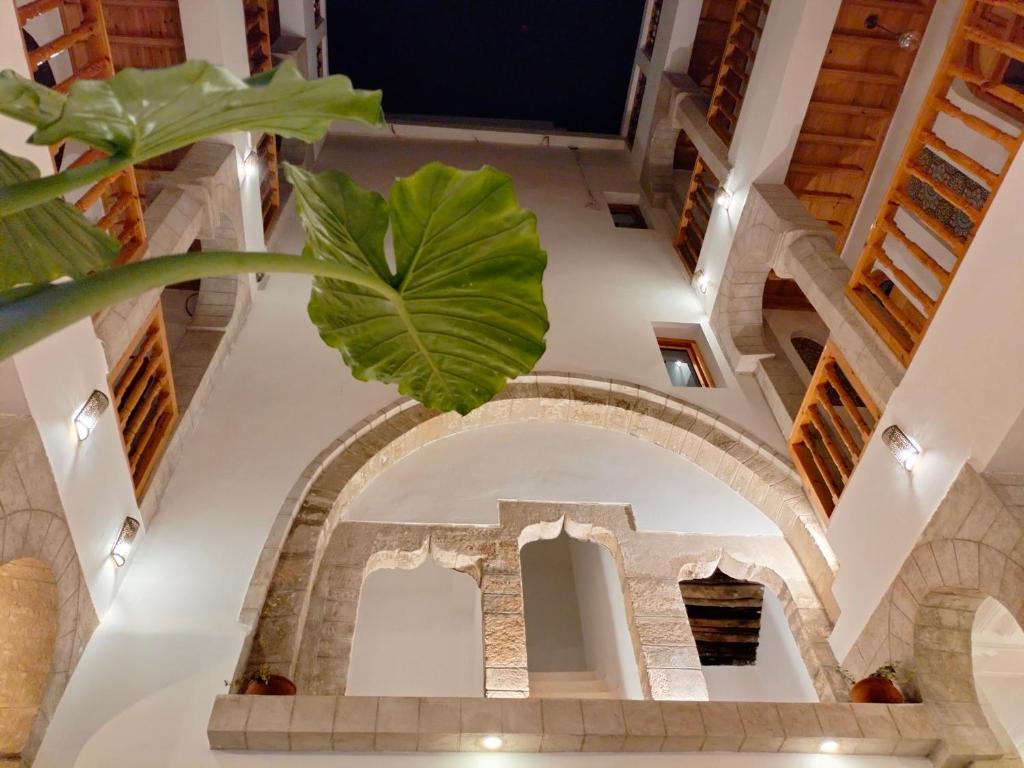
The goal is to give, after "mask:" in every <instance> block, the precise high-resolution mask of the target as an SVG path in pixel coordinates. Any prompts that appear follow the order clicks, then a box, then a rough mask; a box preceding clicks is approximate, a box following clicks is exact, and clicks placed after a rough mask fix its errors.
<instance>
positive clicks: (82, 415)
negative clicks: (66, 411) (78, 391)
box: [75, 389, 110, 440]
mask: <svg viewBox="0 0 1024 768" xmlns="http://www.w3.org/2000/svg"><path fill="white" fill-rule="evenodd" d="M108 405H110V398H108V397H107V396H106V395H105V394H103V393H102V392H100V391H99V390H98V389H94V390H93V391H92V394H91V395H89V399H88V400H86V401H85V405H83V406H82V407H81V408H79V409H78V412H77V413H75V431H76V432H77V433H78V439H79V440H85V438H87V437H88V436H89V435H90V434H92V431H93V429H95V428H96V425H97V424H98V423H99V421H100V416H102V415H103V412H104V411H105V410H107V406H108Z"/></svg>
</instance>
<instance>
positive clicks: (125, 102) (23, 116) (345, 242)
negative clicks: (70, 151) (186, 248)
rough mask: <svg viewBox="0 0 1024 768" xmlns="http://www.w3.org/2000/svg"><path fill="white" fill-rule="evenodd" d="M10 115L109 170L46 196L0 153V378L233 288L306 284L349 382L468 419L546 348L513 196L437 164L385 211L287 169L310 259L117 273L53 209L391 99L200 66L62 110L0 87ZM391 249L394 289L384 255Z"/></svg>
mask: <svg viewBox="0 0 1024 768" xmlns="http://www.w3.org/2000/svg"><path fill="white" fill-rule="evenodd" d="M0 114H5V115H8V116H9V117H13V118H15V119H17V120H21V121H22V122H25V123H29V124H30V125H32V126H34V127H35V132H34V133H33V134H32V135H31V137H30V139H29V141H30V143H33V144H41V145H50V144H54V143H58V142H62V141H67V140H73V141H77V142H81V143H82V144H85V145H87V146H89V147H93V148H95V149H98V150H101V151H102V152H103V153H105V154H106V157H104V158H103V159H102V160H99V161H97V162H94V163H90V164H88V165H85V166H82V167H79V168H69V169H67V170H63V171H60V172H59V173H55V174H52V175H50V176H46V177H44V178H39V173H38V170H37V169H36V167H35V165H34V164H32V163H31V162H29V161H28V160H25V159H23V158H20V157H16V156H14V155H10V154H8V153H6V152H3V151H0V360H2V359H4V358H6V357H9V356H11V355H13V354H15V353H16V352H18V351H20V350H22V349H24V348H26V347H27V346H29V345H31V344H34V343H35V342H37V341H40V340H42V339H44V338H46V337H47V336H49V335H50V334H52V333H55V332H56V331H58V330H60V329H61V328H64V327H66V326H68V325H70V324H71V323H74V322H76V321H77V320H80V319H82V318H86V317H89V316H90V315H92V314H94V313H96V312H99V311H101V310H103V309H106V308H107V307H110V306H112V305H114V304H117V303H119V302H121V301H125V300H126V299H131V298H133V297H135V296H137V295H139V294H141V293H143V292H145V291H147V290H151V289H154V288H161V287H163V286H165V285H168V284H171V283H177V282H182V281H186V280H194V279H198V278H203V277H214V276H219V275H229V274H236V273H239V272H293V273H299V274H308V275H312V276H313V278H314V279H313V291H312V296H311V298H310V301H309V316H310V319H311V320H312V321H313V323H314V325H316V327H317V329H318V331H319V333H320V337H321V338H322V339H323V340H324V342H325V343H327V344H328V345H329V346H332V347H335V348H336V349H338V350H339V351H340V353H341V356H342V358H343V359H344V361H345V363H346V364H347V365H348V366H349V368H351V370H352V373H353V375H354V376H355V377H356V378H358V379H361V380H364V381H365V380H369V379H374V380H377V381H382V382H385V383H393V384H397V385H398V390H399V392H401V393H402V394H405V395H409V396H411V397H413V398H415V399H417V400H419V401H420V402H421V403H423V404H425V405H427V406H430V407H433V408H437V409H439V410H446V411H447V410H455V411H458V412H459V413H463V414H465V413H468V412H469V411H471V410H473V409H474V408H476V407H478V406H479V405H482V404H483V403H485V402H487V401H488V400H490V399H491V398H492V397H493V396H494V395H495V394H497V393H498V392H500V391H501V389H502V388H503V387H504V386H505V384H506V382H507V381H508V379H510V378H514V377H515V376H518V375H520V374H523V373H526V372H529V371H530V370H531V369H532V368H533V366H534V365H535V364H536V362H537V360H538V359H539V358H540V356H541V355H542V354H543V353H544V349H545V341H544V336H545V334H546V332H547V330H548V316H547V309H546V307H545V306H544V299H543V288H542V279H543V274H544V269H545V267H546V265H547V254H546V253H545V252H544V251H543V249H541V247H540V242H539V239H538V237H537V225H536V217H535V216H534V215H533V213H531V212H530V211H528V210H525V209H523V208H521V207H519V205H518V204H517V202H516V199H515V194H514V192H513V189H512V183H511V178H510V177H509V176H508V175H506V174H504V173H501V172H499V171H497V170H495V169H494V168H491V167H489V166H484V167H483V168H480V169H479V170H476V171H472V172H468V171H462V170H459V169H456V168H451V167H449V166H445V165H442V164H441V163H430V164H428V165H426V166H424V167H423V168H421V169H419V170H418V171H416V172H415V173H413V174H412V175H411V176H408V177H405V178H400V179H397V180H396V181H395V183H394V184H393V185H392V187H391V189H390V192H389V195H388V197H387V198H386V199H385V198H384V197H383V196H382V195H380V194H379V193H377V192H373V191H367V190H364V189H362V188H360V187H359V186H358V185H357V184H356V183H355V181H353V180H352V179H351V178H350V177H348V176H346V175H345V174H343V173H339V172H337V171H328V172H325V173H320V174H312V173H309V172H308V171H305V170H303V169H302V168H298V167H295V166H290V165H288V164H287V163H285V164H284V168H285V173H286V175H287V178H288V180H289V181H290V182H291V183H292V185H293V187H294V194H295V198H296V207H297V211H298V214H299V218H300V220H301V222H302V226H303V229H304V232H305V238H306V242H305V247H304V248H303V251H302V254H301V255H292V254H284V253H263V252H259V253H241V252H231V251H205V252H198V253H188V254H172V255H168V256H161V257H159V258H150V259H146V260H144V261H141V262H137V263H134V264H127V265H123V266H115V265H114V260H115V258H116V257H117V255H118V252H119V244H118V242H117V241H116V240H114V239H113V238H111V237H110V236H109V235H108V234H107V233H106V232H104V231H103V230H101V229H99V228H98V227H96V226H95V225H93V224H92V223H90V222H89V221H88V220H87V219H86V218H85V217H84V216H83V215H82V214H81V213H79V212H78V210H77V209H75V208H74V207H72V206H70V205H68V204H67V203H66V202H64V200H63V199H61V195H63V194H65V193H67V192H71V191H73V190H75V189H78V188H80V187H83V186H87V185H91V184H93V183H96V182H98V181H100V180H101V179H104V178H106V177H107V176H109V175H110V174H112V173H115V172H117V171H119V170H121V169H123V168H125V167H127V166H129V165H132V164H135V163H139V162H142V161H144V160H147V159H149V158H153V157H156V156H158V155H162V154H164V153H166V152H169V151H171V150H173V149H177V148H179V147H183V146H187V145H189V144H191V143H193V142H195V141H197V140H199V139H202V138H205V137H210V136H215V135H217V134H222V133H225V132H229V131H239V130H245V131H266V132H270V133H275V134H280V135H283V136H289V137H294V138H299V139H302V140H304V141H315V140H318V139H319V138H321V137H322V136H323V135H324V133H325V132H326V131H327V128H328V127H329V125H330V124H331V123H332V122H333V121H335V120H357V121H360V122H364V123H369V124H371V125H381V124H382V123H383V116H382V112H381V94H380V92H379V91H360V90H356V89H353V88H352V84H351V82H350V81H349V79H348V78H346V77H342V76H340V75H333V76H331V77H327V78H324V79H322V80H317V81H309V82H307V81H306V80H304V79H303V78H302V76H301V75H300V74H299V73H298V70H297V69H296V67H295V65H294V63H291V62H286V63H284V64H282V65H281V66H280V67H278V68H277V69H275V70H271V71H270V72H267V73H264V74H261V75H259V76H257V77H253V78H250V79H248V80H244V81H243V80H240V79H238V78H237V77H235V76H234V75H233V74H231V73H230V72H229V71H227V70H225V69H223V68H220V67H216V66H213V65H211V64H208V63H206V62H202V61H189V62H186V63H184V64H180V65H178V66H176V67H168V68H166V69H155V70H136V69H125V70H122V71H121V72H119V73H118V74H117V75H115V76H114V77H112V78H110V79H109V80H101V81H97V80H79V81H76V82H75V83H74V84H73V85H72V86H71V88H70V90H69V92H68V93H67V95H64V94H61V93H58V92H57V91H54V90H52V89H49V88H46V87H44V86H42V85H39V84H37V83H35V82H33V81H32V80H27V79H25V78H23V77H20V76H19V75H17V74H16V73H14V72H10V71H6V72H3V73H0ZM389 232H390V235H391V242H392V245H393V248H392V256H393V263H394V264H395V269H394V271H392V269H391V266H390V264H389V261H388V255H387V253H386V250H385V240H386V238H387V236H388V234H389Z"/></svg>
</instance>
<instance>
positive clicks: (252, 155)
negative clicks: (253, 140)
mask: <svg viewBox="0 0 1024 768" xmlns="http://www.w3.org/2000/svg"><path fill="white" fill-rule="evenodd" d="M242 165H243V166H244V167H245V175H246V178H249V179H254V178H256V176H257V175H259V172H260V156H259V155H257V154H256V150H255V149H252V150H249V154H248V155H246V156H245V162H244V163H243V164H242Z"/></svg>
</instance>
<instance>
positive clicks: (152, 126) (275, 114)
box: [0, 61, 383, 163]
mask: <svg viewBox="0 0 1024 768" xmlns="http://www.w3.org/2000/svg"><path fill="white" fill-rule="evenodd" d="M44 90H49V89H41V86H38V85H36V84H35V83H33V82H32V81H30V80H26V79H25V78H23V77H21V76H19V75H18V74H16V73H15V72H12V71H10V70H7V71H5V72H3V73H2V74H0V113H3V114H6V115H9V116H10V117H13V118H15V119H18V120H22V121H24V122H28V123H31V124H32V125H35V126H36V131H35V132H34V133H33V134H32V137H31V139H30V141H31V142H32V143H33V144H55V143H57V142H59V141H61V140H62V139H65V138H75V139H78V140H79V141H82V142H84V143H86V144H88V145H90V146H93V147H96V148H97V149H101V150H103V151H104V152H106V153H108V154H110V155H116V156H121V157H124V158H127V159H130V160H131V162H133V163H137V162H140V161H142V160H146V159H148V158H151V157H155V156H157V155H161V154H163V153H165V152H169V151H170V150H172V149H176V148H178V147H183V146H186V145H188V144H191V143H192V142H194V141H196V140H198V139H201V138H203V137H206V136H214V135H217V134H220V133H226V132H228V131H239V130H243V131H256V130H259V131H268V132H271V133H277V134H281V135H282V136H291V137H295V138H299V139H303V140H304V141H315V140H317V139H319V138H320V137H321V136H323V135H324V133H326V131H327V128H328V127H329V126H330V124H331V122H332V121H334V120H342V119H347V120H360V121H362V122H366V123H370V124H373V125H378V124H380V123H381V122H382V119H383V117H382V113H381V108H380V99H381V95H380V92H379V91H360V90H355V89H354V88H352V82H351V81H350V80H349V79H348V78H347V77H343V76H342V75H332V76H330V77H327V78H323V79H321V80H305V79H304V78H303V77H302V75H300V74H299V71H298V69H297V67H296V66H295V63H294V62H292V61H285V62H284V63H283V64H281V66H279V67H277V68H276V69H274V70H273V71H271V72H269V73H265V74H264V75H261V76H259V77H256V78H252V79H250V80H248V81H245V80H240V79H239V78H237V77H235V75H233V74H232V73H231V72H229V71H228V70H227V69H224V68H223V67H217V66H214V65H213V64H208V63H207V62H204V61H187V62H185V63H184V64H179V65H177V66H174V67H167V68H165V69H145V70H143V69H131V68H129V69H123V70H121V71H120V72H118V73H117V74H116V75H114V77H112V78H109V79H107V80H79V81H77V82H75V83H74V84H73V85H72V86H71V89H70V90H69V92H68V95H67V96H66V97H62V96H60V95H59V94H56V92H50V93H49V94H44V93H43V91H44Z"/></svg>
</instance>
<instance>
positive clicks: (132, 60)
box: [103, 0, 189, 178]
mask: <svg viewBox="0 0 1024 768" xmlns="http://www.w3.org/2000/svg"><path fill="white" fill-rule="evenodd" d="M103 10H104V15H105V16H106V21H107V36H108V38H109V40H110V50H111V53H112V54H113V57H114V68H115V69H116V70H117V71H120V70H122V69H124V68H125V67H137V68H139V69H157V68H159V67H172V66H174V65H176V64H181V63H183V62H184V61H185V58H186V57H185V37H184V34H183V33H182V29H181V13H180V12H179V10H178V0H103ZM188 150H189V147H182V148H180V149H176V150H174V151H172V152H168V153H167V154H165V155H161V156H160V157H154V158H151V159H150V160H147V161H146V162H144V163H140V164H139V166H138V167H139V168H140V169H142V171H141V173H140V177H142V178H146V177H148V176H150V175H152V172H155V171H172V170H174V169H175V168H177V167H178V163H180V162H181V161H182V159H183V158H184V157H185V155H186V154H188Z"/></svg>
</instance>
